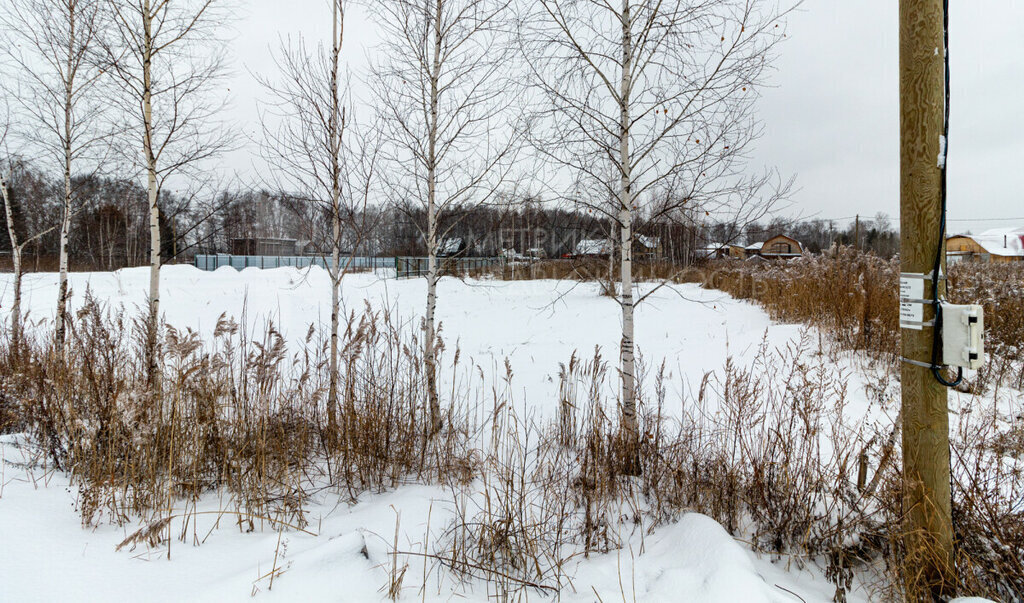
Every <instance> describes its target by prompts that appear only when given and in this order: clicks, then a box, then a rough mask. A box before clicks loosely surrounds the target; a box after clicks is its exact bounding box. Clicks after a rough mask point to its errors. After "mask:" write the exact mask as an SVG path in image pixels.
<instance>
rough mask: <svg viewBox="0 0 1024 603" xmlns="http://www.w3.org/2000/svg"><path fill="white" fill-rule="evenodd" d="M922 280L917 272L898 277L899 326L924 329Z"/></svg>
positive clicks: (922, 277) (923, 278) (921, 276)
mask: <svg viewBox="0 0 1024 603" xmlns="http://www.w3.org/2000/svg"><path fill="white" fill-rule="evenodd" d="M924 282H925V276H924V275H923V274H922V275H918V274H911V275H904V276H902V277H900V328H901V329H915V330H917V331H920V330H922V329H924V327H925V325H924Z"/></svg>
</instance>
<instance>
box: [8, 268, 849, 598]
mask: <svg viewBox="0 0 1024 603" xmlns="http://www.w3.org/2000/svg"><path fill="white" fill-rule="evenodd" d="M162 279H163V280H162V291H163V293H162V306H161V307H162V310H163V313H164V314H165V316H166V320H167V322H168V323H169V324H171V325H174V326H175V327H191V328H193V329H196V330H198V331H199V332H201V333H204V334H209V333H212V330H213V328H214V326H215V324H216V321H217V318H218V316H220V315H221V313H225V312H226V313H227V314H228V315H232V316H235V317H241V316H243V314H244V316H245V317H246V321H247V322H248V324H250V325H251V326H252V328H253V329H254V330H255V332H259V331H260V330H261V329H262V328H263V327H265V325H266V324H267V323H268V322H270V321H272V322H273V323H274V324H275V325H277V326H278V328H279V329H281V330H282V332H283V333H284V334H285V336H286V337H287V338H288V339H289V340H290V341H292V342H294V343H295V345H298V344H299V342H301V341H302V338H303V337H304V336H305V334H306V332H307V331H308V328H309V325H310V324H311V323H316V324H318V325H323V324H324V323H325V322H327V321H328V320H329V315H330V314H329V313H330V308H329V299H330V290H329V285H328V279H327V276H326V273H324V272H322V271H320V270H319V269H314V270H313V271H312V272H309V273H305V272H299V271H297V270H294V269H278V270H269V271H260V270H257V269H249V270H246V271H245V272H242V273H238V272H235V271H234V270H232V269H228V268H225V269H221V270H220V271H218V272H215V273H206V272H200V271H198V270H196V269H194V268H191V267H187V266H169V267H166V268H165V269H164V271H163V276H162ZM56 280H57V279H56V275H52V274H33V275H28V276H26V278H25V304H26V306H27V307H28V308H29V309H30V310H31V319H32V320H43V321H44V322H45V320H46V319H52V314H53V308H54V306H55V299H56ZM71 284H72V288H73V292H74V293H73V299H74V303H75V304H76V305H78V304H81V302H82V298H83V296H84V294H85V292H86V289H89V290H91V292H92V293H93V294H94V295H95V296H96V297H98V298H99V299H101V300H104V301H105V302H107V303H109V304H111V306H117V305H121V306H124V307H125V308H127V309H129V310H130V311H133V312H134V311H135V309H136V308H142V307H143V303H144V300H145V297H146V287H147V285H148V271H147V270H145V269H131V270H123V271H119V272H116V273H94V274H73V275H72V276H71ZM642 290H643V288H642ZM343 293H344V300H345V304H346V307H347V308H348V309H350V310H355V311H356V312H357V313H358V312H359V311H361V310H362V308H363V306H364V303H366V302H368V303H369V304H370V305H371V306H373V307H375V308H383V307H388V308H390V309H391V310H392V311H393V312H394V313H395V315H397V316H400V317H401V319H402V320H404V321H408V323H409V324H410V326H412V325H415V324H417V323H418V317H419V316H420V313H421V306H422V304H423V300H424V296H425V283H424V281H423V280H422V279H416V280H395V279H387V278H382V277H380V276H377V275H372V274H358V275H352V276H350V277H346V280H345V283H344V286H343ZM439 296H440V297H439V304H438V313H439V314H438V315H439V320H440V321H441V322H442V323H443V331H442V334H443V337H444V338H445V341H446V345H447V348H448V351H447V352H446V358H449V359H450V357H451V355H452V350H454V348H455V347H456V342H457V346H458V347H459V349H460V350H461V353H462V355H463V361H462V362H463V363H464V364H470V363H469V362H468V361H467V358H469V359H471V364H472V365H476V366H478V367H479V370H481V371H482V372H483V373H484V375H485V378H487V379H500V378H501V377H502V376H503V375H504V371H505V368H504V361H505V359H506V358H507V359H508V360H509V362H510V364H511V367H512V370H513V372H514V377H513V381H512V386H513V390H514V392H516V394H515V395H516V398H517V399H518V400H522V401H524V404H525V405H526V406H527V407H528V409H529V411H530V412H535V413H537V414H538V415H550V414H553V413H554V411H555V410H556V408H557V400H558V398H557V392H558V376H557V375H558V368H559V363H564V362H567V361H568V360H569V357H570V355H571V354H572V353H573V352H574V351H577V352H578V353H579V354H580V355H582V356H583V357H587V356H589V355H591V354H592V353H593V350H594V347H595V346H599V347H600V348H601V349H602V353H603V355H604V356H605V358H609V359H614V358H615V357H616V352H617V348H618V332H619V319H618V316H619V309H618V306H617V305H616V303H615V302H614V301H613V300H611V299H609V298H607V297H602V296H600V295H599V294H598V289H597V286H596V285H595V284H593V283H583V284H581V283H571V282H564V281H520V282H494V281H469V282H462V281H459V280H456V279H444V280H443V281H442V283H441V285H440V292H439ZM9 305H10V281H9V275H0V320H2V321H7V319H8V316H7V314H6V311H7V308H8V307H9ZM801 330H802V329H801V327H799V326H794V325H779V324H773V323H772V322H771V321H770V320H769V319H768V317H767V316H766V315H765V314H764V313H763V312H762V311H761V310H760V309H758V308H757V307H755V306H753V305H750V304H747V303H745V302H740V301H736V300H733V299H731V298H728V297H727V296H725V295H724V294H722V293H720V292H716V291H707V290H703V289H700V288H699V287H698V286H696V285H680V286H674V287H666V288H663V289H660V290H658V291H657V292H655V293H654V294H653V295H652V296H651V297H650V298H649V299H648V300H647V301H646V302H644V304H643V305H642V306H640V308H639V309H638V314H637V327H636V332H637V342H638V346H639V349H640V352H641V354H642V355H643V358H644V359H645V362H646V364H647V366H649V367H650V366H656V365H658V364H660V363H661V362H662V361H663V360H664V361H665V362H666V365H667V367H668V369H669V371H670V373H671V374H672V378H671V379H670V382H669V384H668V386H669V395H668V400H669V410H670V411H671V409H672V407H673V404H675V405H676V407H678V402H675V403H674V402H673V400H678V399H679V398H680V396H679V395H677V394H678V393H679V392H680V391H682V390H684V389H685V388H691V387H696V386H697V384H699V382H700V380H701V378H702V377H703V375H704V374H705V372H707V371H716V370H720V369H721V368H722V366H723V364H724V363H725V360H726V358H727V357H730V356H731V357H733V359H734V360H736V361H738V362H739V363H741V364H742V363H744V362H746V361H748V360H749V359H751V358H753V356H754V355H755V354H756V350H757V348H758V346H759V345H760V344H761V342H762V340H763V339H764V338H765V337H766V336H767V339H768V341H769V342H770V345H772V346H778V347H784V346H786V345H787V344H788V343H790V342H792V341H794V340H796V339H797V338H798V337H799V335H800V333H801ZM822 361H825V357H822ZM474 370H476V369H474ZM653 372H654V371H653V370H652V371H648V379H651V377H650V375H651V374H653ZM442 374H443V375H445V378H449V377H448V376H447V374H446V371H443V370H442ZM859 383H860V381H859V379H854V380H853V381H852V382H851V384H850V394H851V398H852V402H853V405H854V408H856V407H857V406H858V405H861V404H864V402H863V398H864V396H863V394H862V393H860V392H859V391H858V390H859V389H862V386H861V385H860V384H859ZM608 387H609V390H610V391H609V393H611V394H613V393H614V391H613V390H614V387H615V383H614V379H611V380H610V381H609V386H608ZM673 392H675V394H673ZM0 450H2V455H3V463H2V465H0V534H2V535H3V543H4V545H3V546H0V601H34V600H38V601H53V600H111V599H115V600H116V599H128V600H160V601H162V600H182V601H184V600H188V601H193V600H196V601H198V600H202V601H235V600H237V601H241V600H246V599H249V598H250V597H251V596H252V595H253V594H254V593H255V595H256V598H257V599H267V600H282V601H285V600H287V601H292V600H294V601H303V600H336V601H364V600H382V599H385V598H386V593H387V584H388V576H389V572H390V570H391V567H392V563H393V562H394V561H395V558H394V557H393V556H392V555H390V554H389V553H390V552H391V551H392V550H393V549H394V544H395V540H396V530H397V532H398V535H397V545H398V546H397V548H398V549H399V550H400V551H403V552H411V553H413V555H408V556H407V555H400V556H399V559H398V563H399V566H401V565H403V564H405V563H408V564H409V568H408V570H407V572H406V576H405V580H404V582H403V589H402V597H403V598H404V599H407V600H446V601H447V600H452V599H467V600H486V599H487V596H488V595H489V594H493V593H490V592H488V587H487V586H486V585H485V584H483V583H482V582H481V583H479V584H476V585H472V584H471V585H470V586H468V587H467V586H465V585H461V584H458V583H457V582H456V581H455V580H454V578H451V577H448V576H445V575H443V574H440V573H438V572H436V571H434V569H433V568H432V566H431V565H432V564H431V563H430V562H428V561H427V560H426V559H425V558H422V557H417V556H415V553H416V552H417V551H419V552H422V551H424V550H426V549H427V548H429V547H428V545H427V543H425V542H424V541H425V539H428V538H430V537H432V535H436V532H437V531H438V530H439V528H440V527H441V526H443V525H444V524H445V523H446V522H447V521H448V520H449V519H450V517H451V516H452V514H453V509H452V503H451V500H452V494H451V492H448V491H446V490H445V489H443V488H439V487H427V486H405V487H402V488H399V489H398V490H396V491H394V492H390V493H386V494H383V495H367V496H364V497H362V498H361V499H360V502H359V503H358V504H356V505H351V506H350V505H348V504H346V503H344V502H339V498H338V496H336V495H332V494H330V493H329V492H324V493H321V494H318V495H316V497H315V499H314V504H313V506H312V507H311V509H310V511H311V512H310V517H311V521H310V526H309V527H308V530H309V531H310V532H311V533H303V532H296V531H291V532H288V531H286V532H284V533H278V532H277V531H274V530H271V529H269V528H267V529H263V530H261V529H260V526H259V525H257V526H255V527H256V529H255V531H253V532H251V533H250V532H247V530H240V529H239V527H238V526H237V525H235V523H236V522H235V521H234V519H233V517H232V516H230V515H220V514H218V511H219V510H221V509H222V508H223V506H222V505H220V504H218V502H219V501H218V499H217V497H216V496H215V495H209V496H207V497H206V498H204V500H203V502H202V504H201V506H200V508H199V511H200V514H198V515H196V516H195V517H196V518H197V520H198V525H196V524H192V525H189V526H187V533H188V537H187V542H188V544H183V543H182V542H180V541H178V540H175V541H173V542H172V543H171V545H170V551H169V552H170V560H168V559H167V556H168V551H167V549H166V548H165V547H160V548H159V549H156V550H153V551H146V550H142V547H140V548H139V549H136V550H135V551H131V552H130V551H128V550H122V551H120V552H117V551H115V547H116V546H117V544H118V543H119V542H121V541H122V540H123V539H124V538H125V536H126V535H128V534H130V533H131V532H134V531H135V530H136V529H137V528H138V527H139V526H137V525H136V526H125V527H123V528H117V527H113V526H106V525H105V526H102V527H99V528H96V529H86V530H83V529H82V527H81V524H80V518H79V516H78V515H77V514H76V512H75V509H74V504H75V495H74V492H72V491H71V490H70V489H69V488H68V479H67V477H66V476H64V475H62V474H59V473H46V472H44V471H43V470H41V469H40V468H38V466H34V465H33V463H32V462H31V458H30V451H29V450H28V449H27V448H25V447H22V446H21V445H20V440H19V439H18V438H17V437H16V436H5V437H4V438H3V439H2V447H0ZM396 523H397V527H396ZM218 526H219V527H218ZM176 530H177V532H180V531H181V530H182V527H181V526H176ZM198 542H203V544H202V546H192V544H194V543H198ZM786 565H787V564H786V563H785V560H783V561H782V562H776V563H772V562H771V561H769V560H767V559H766V558H759V557H758V556H756V555H754V554H753V553H752V552H751V551H750V550H749V547H747V546H746V545H744V544H743V543H742V542H739V541H736V540H734V539H733V538H732V537H730V536H729V535H728V534H727V533H726V532H725V530H724V529H723V528H722V527H721V526H719V525H718V524H717V523H715V522H714V521H713V520H711V519H709V518H707V517H705V516H702V515H698V514H689V515H686V516H684V517H683V519H682V520H681V521H680V522H678V523H676V524H672V525H668V526H662V527H660V528H658V529H657V530H655V531H654V532H653V533H651V534H647V533H645V530H642V529H641V530H636V532H635V533H633V534H632V535H631V536H629V538H628V545H627V546H626V547H624V548H623V549H622V550H620V551H618V552H613V553H609V554H606V555H592V556H591V557H590V558H589V559H579V560H577V561H574V562H573V563H572V564H571V567H568V568H567V570H566V571H567V572H568V573H569V575H570V577H571V584H572V588H570V589H567V590H566V591H564V592H563V593H562V598H563V599H564V600H569V601H577V600H578V601H594V600H601V601H612V600H627V601H633V600H635V601H722V602H725V601H800V600H805V601H827V600H831V597H832V593H833V587H832V586H831V585H830V584H828V583H827V582H826V581H825V580H824V578H823V577H822V576H821V574H820V572H818V571H817V570H811V569H804V570H800V571H798V570H797V569H796V568H795V567H790V568H788V571H787V567H786ZM275 570H277V571H275ZM280 570H283V571H280ZM271 576H274V578H273V584H272V589H271ZM424 583H425V584H426V586H425V587H424V586H423V585H424ZM797 595H798V596H797ZM531 596H532V595H531ZM865 596H866V595H865V594H864V593H863V592H861V593H857V592H855V593H853V596H852V599H853V600H863V599H864V598H865ZM536 597H537V598H541V597H540V595H536Z"/></svg>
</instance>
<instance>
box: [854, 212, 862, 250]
mask: <svg viewBox="0 0 1024 603" xmlns="http://www.w3.org/2000/svg"><path fill="white" fill-rule="evenodd" d="M856 220H857V222H856V224H857V225H856V226H854V228H853V248H854V249H856V250H857V251H860V214H857V218H856Z"/></svg>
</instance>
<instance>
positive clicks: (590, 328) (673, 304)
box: [0, 266, 801, 411]
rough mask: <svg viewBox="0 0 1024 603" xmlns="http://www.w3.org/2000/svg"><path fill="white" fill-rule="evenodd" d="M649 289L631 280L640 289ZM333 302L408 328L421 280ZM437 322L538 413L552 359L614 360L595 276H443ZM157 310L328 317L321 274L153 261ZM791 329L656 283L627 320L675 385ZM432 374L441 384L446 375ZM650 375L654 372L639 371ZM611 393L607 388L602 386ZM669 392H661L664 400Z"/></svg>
mask: <svg viewBox="0 0 1024 603" xmlns="http://www.w3.org/2000/svg"><path fill="white" fill-rule="evenodd" d="M70 282H71V289H72V292H73V301H72V307H73V308H75V307H79V306H80V305H81V303H82V300H83V297H84V295H85V293H86V290H87V289H88V290H89V291H91V292H92V294H93V295H94V296H96V297H97V298H98V299H100V300H103V301H105V302H107V303H108V304H109V305H110V307H111V308H116V307H122V308H124V309H125V310H126V311H128V312H131V313H135V314H136V315H137V314H139V313H141V312H143V311H144V309H145V303H146V299H147V296H148V292H149V270H148V269H146V268H135V269H128V270H120V271H117V272H113V273H79V274H76V273H73V274H71V276H70ZM23 287H24V293H23V295H24V301H23V304H24V307H26V308H28V309H29V310H30V319H31V320H40V319H45V320H47V321H52V320H53V316H54V313H55V308H56V300H57V276H56V275H55V274H45V273H44V274H29V275H26V276H25V280H24V285H23ZM649 289H650V285H641V289H640V291H641V292H645V291H648V290H649ZM342 291H343V302H344V305H345V307H346V308H347V310H348V311H352V310H354V311H355V312H356V313H357V314H358V313H359V312H361V311H362V310H363V307H364V302H369V303H370V304H371V306H372V307H374V308H375V309H381V308H384V307H388V308H390V309H392V311H393V315H396V316H398V317H400V319H402V320H404V321H406V322H407V323H408V324H409V325H410V326H417V325H418V324H419V320H420V319H421V317H422V316H423V306H424V303H425V301H426V281H425V279H401V280H398V279H389V278H382V277H379V276H377V275H374V274H353V275H350V276H347V277H346V278H345V280H344V283H343V285H342ZM438 300H439V301H438V307H437V315H438V320H439V321H440V323H441V325H442V337H443V338H444V339H445V342H446V347H447V349H448V352H447V357H448V358H449V359H450V358H451V357H452V351H453V350H454V348H455V347H456V345H458V347H459V348H460V349H461V352H462V356H463V359H465V358H466V357H469V358H471V359H472V361H473V362H474V363H476V364H477V365H479V366H480V367H481V368H482V369H483V370H484V372H485V373H499V376H500V374H503V373H504V366H503V364H504V361H505V359H506V358H508V359H509V361H510V362H511V365H512V368H513V370H514V371H515V374H516V376H517V378H516V379H515V380H514V386H515V387H517V388H518V391H516V394H517V397H522V398H523V399H526V400H529V401H530V404H531V407H536V408H537V409H538V410H541V411H543V410H544V409H547V408H551V409H553V408H554V404H553V401H554V399H555V396H556V395H557V392H558V379H557V375H558V368H559V366H558V365H559V363H560V362H568V361H569V358H570V356H571V355H572V353H573V351H576V352H577V353H578V354H579V355H580V356H582V357H583V359H589V358H590V357H591V356H592V355H593V351H594V347H595V346H600V348H601V349H602V355H603V357H604V358H605V359H606V360H611V361H613V362H614V360H615V359H616V358H617V353H618V347H619V339H620V337H621V330H620V329H621V311H620V309H619V306H618V305H617V304H616V303H615V301H614V300H612V299H610V298H608V297H602V296H600V295H599V294H598V286H597V284H596V283H576V282H570V281H554V280H539V281H516V282H504V281H478V280H474V281H468V282H463V281H460V280H457V279H453V278H445V279H442V280H441V283H440V284H439V292H438ZM160 303H161V312H162V314H163V315H164V316H165V318H166V320H167V322H168V323H169V324H171V325H173V326H175V327H178V328H183V327H191V328H193V329H195V330H197V331H199V332H200V333H203V334H206V335H209V334H211V333H212V332H213V329H214V327H215V326H216V324H217V319H218V317H219V316H220V315H221V313H227V314H228V315H229V316H233V317H236V318H239V319H240V318H241V317H242V316H243V313H244V315H245V316H246V317H247V322H248V324H249V325H250V331H251V332H252V333H256V334H258V333H260V332H261V331H262V330H263V329H264V328H265V326H266V325H267V323H268V321H272V322H273V323H274V325H275V327H277V328H278V329H279V330H280V331H281V332H282V333H283V334H284V335H285V337H286V338H288V339H289V340H290V341H291V342H292V343H293V344H294V345H295V346H296V348H297V347H299V346H300V345H301V344H302V341H303V338H304V337H305V336H306V333H307V331H308V330H309V326H310V324H311V323H315V324H317V325H318V326H319V327H321V328H322V329H324V330H326V329H327V328H328V327H329V323H330V284H329V279H328V276H327V273H326V271H324V270H322V269H320V268H314V269H312V271H309V272H306V271H299V270H297V269H294V268H280V269H275V270H265V271H263V270H259V269H257V268H249V269H247V270H245V271H243V272H237V271H235V270H233V269H231V268H227V267H224V268H221V269H220V270H218V271H216V272H212V273H211V272H202V271H200V270H197V269H195V268H192V267H191V266H165V267H164V268H163V269H162V271H161V299H160ZM10 304H11V293H10V275H0V321H3V322H5V323H6V321H8V320H9V318H8V312H9V308H10ZM800 330H801V327H799V326H796V325H779V324H773V323H772V322H771V321H770V320H769V319H768V317H767V316H766V315H765V313H764V312H763V311H761V310H760V309H759V308H757V307H755V306H752V305H750V304H747V303H743V302H739V301H736V300H733V299H731V298H729V297H728V296H727V295H725V294H724V293H722V292H720V291H713V290H706V289H701V288H700V287H699V286H697V285H693V284H687V285H679V286H673V287H664V288H661V289H660V290H658V291H656V292H655V293H654V294H653V295H651V297H650V298H648V299H647V300H646V301H644V302H643V304H641V305H640V306H639V307H638V309H637V315H636V341H637V346H638V348H639V351H640V354H641V355H642V356H643V358H644V359H646V361H647V365H648V366H649V367H653V366H655V365H657V364H660V362H661V361H662V360H665V361H666V362H667V369H668V370H669V371H670V372H671V373H672V374H673V375H674V376H675V377H677V378H676V379H674V380H673V381H675V382H676V383H677V385H681V384H682V383H684V382H691V383H694V384H696V383H699V381H700V378H701V376H702V375H703V374H704V373H705V372H707V371H712V370H717V369H721V367H722V365H723V363H724V361H725V358H726V356H730V355H731V356H733V357H734V359H735V360H737V361H738V362H741V363H742V362H743V361H744V359H749V358H752V357H753V355H754V354H755V353H756V351H757V348H758V345H759V344H760V343H761V340H762V338H763V337H764V335H765V332H766V331H767V332H768V336H769V339H770V340H771V341H772V342H777V343H778V345H785V343H786V342H788V341H790V340H792V339H794V338H796V337H797V336H798V335H799V333H800ZM448 373H449V371H445V370H442V371H441V376H442V379H447V378H450V375H449V374H448ZM648 373H649V376H653V373H654V370H653V369H652V370H650V371H648ZM610 393H611V392H610ZM672 393H673V392H671V391H670V392H669V397H670V399H671V398H672V397H673V396H672Z"/></svg>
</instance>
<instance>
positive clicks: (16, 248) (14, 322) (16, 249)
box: [0, 175, 22, 353]
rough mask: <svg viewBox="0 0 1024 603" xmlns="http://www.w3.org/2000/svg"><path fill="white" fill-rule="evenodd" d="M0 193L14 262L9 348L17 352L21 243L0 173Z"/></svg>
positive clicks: (12, 209)
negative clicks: (2, 198)
mask: <svg viewBox="0 0 1024 603" xmlns="http://www.w3.org/2000/svg"><path fill="white" fill-rule="evenodd" d="M0 193H3V197H4V215H5V216H6V217H7V236H8V237H10V239H11V261H12V262H13V263H14V302H13V304H12V305H11V349H12V350H14V351H15V353H17V350H18V348H19V347H20V343H21V272H22V268H21V251H22V247H21V244H20V243H19V242H18V231H17V230H16V229H15V228H14V208H12V207H11V196H10V192H9V191H8V189H7V180H6V178H5V177H4V176H3V175H0Z"/></svg>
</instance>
